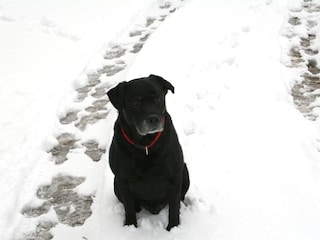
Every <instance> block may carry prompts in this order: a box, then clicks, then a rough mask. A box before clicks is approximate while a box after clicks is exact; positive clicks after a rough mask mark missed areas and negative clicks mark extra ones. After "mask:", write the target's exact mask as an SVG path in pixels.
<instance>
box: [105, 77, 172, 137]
mask: <svg viewBox="0 0 320 240" xmlns="http://www.w3.org/2000/svg"><path fill="white" fill-rule="evenodd" d="M168 90H170V91H171V92H172V93H174V87H173V86H172V84H171V83H170V82H168V81H167V80H165V79H163V78H162V77H159V76H156V75H150V76H149V77H146V78H139V79H134V80H131V81H129V82H122V83H119V84H118V85H117V86H116V87H114V88H112V89H111V90H110V91H108V93H107V95H108V97H109V99H110V101H111V103H112V104H113V106H114V107H115V108H116V109H117V110H118V111H119V113H121V114H123V116H124V119H125V121H126V122H127V124H129V125H130V126H133V127H134V128H135V130H136V131H137V133H138V134H140V135H142V136H145V135H147V134H152V133H156V132H159V131H162V130H163V128H164V114H165V111H166V105H165V95H166V94H167V92H168Z"/></svg>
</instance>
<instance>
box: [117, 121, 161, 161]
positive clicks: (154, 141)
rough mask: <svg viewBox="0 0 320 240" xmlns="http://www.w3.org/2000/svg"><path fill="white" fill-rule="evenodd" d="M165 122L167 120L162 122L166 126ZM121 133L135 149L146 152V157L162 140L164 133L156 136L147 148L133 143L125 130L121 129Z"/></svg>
mask: <svg viewBox="0 0 320 240" xmlns="http://www.w3.org/2000/svg"><path fill="white" fill-rule="evenodd" d="M165 120H166V119H165V118H163V120H162V121H163V125H164V123H165ZM121 132H122V135H123V137H124V138H125V139H126V140H127V141H128V142H129V143H130V144H131V145H132V146H134V147H136V148H140V149H142V150H144V151H146V155H148V154H149V148H152V147H153V145H155V144H156V143H157V141H158V140H159V138H160V136H161V134H162V131H160V132H158V133H157V135H156V136H155V138H154V139H153V140H152V142H150V143H149V144H148V145H146V146H142V145H139V144H136V143H135V142H134V141H132V140H131V139H130V137H129V136H128V135H127V133H126V132H125V130H124V128H121Z"/></svg>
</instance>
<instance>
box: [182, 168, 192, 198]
mask: <svg viewBox="0 0 320 240" xmlns="http://www.w3.org/2000/svg"><path fill="white" fill-rule="evenodd" d="M189 186H190V179H189V171H188V168H187V165H186V164H184V168H183V172H182V187H181V188H182V189H181V201H183V200H184V198H185V195H186V193H187V191H188V189H189Z"/></svg>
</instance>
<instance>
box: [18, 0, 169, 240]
mask: <svg viewBox="0 0 320 240" xmlns="http://www.w3.org/2000/svg"><path fill="white" fill-rule="evenodd" d="M160 9H162V11H163V15H160V16H158V17H148V18H147V19H146V22H145V25H144V26H143V27H141V26H139V27H136V28H137V29H138V30H133V31H131V32H130V33H129V36H130V38H131V39H132V43H131V44H115V45H114V46H112V47H110V48H109V49H108V50H107V51H106V53H105V55H104V59H105V62H106V64H105V65H104V67H102V68H101V69H98V70H97V71H96V72H94V73H89V74H87V84H86V86H83V87H81V88H78V89H76V90H75V91H76V93H77V98H76V99H75V101H74V104H75V106H76V105H77V103H84V102H88V105H87V106H86V107H85V108H84V109H78V110H75V111H69V112H66V114H65V116H64V117H62V118H61V119H60V123H61V125H62V126H68V128H70V126H71V127H73V128H76V129H78V130H77V131H82V132H84V131H86V129H87V127H88V125H92V124H95V123H97V122H98V121H100V120H103V119H105V118H106V117H107V115H108V108H107V107H106V105H107V104H108V103H109V100H108V98H107V96H106V92H107V90H108V88H109V87H110V86H109V85H108V83H107V82H106V81H105V80H104V81H102V80H101V79H107V78H110V77H113V76H115V75H117V74H118V73H120V72H121V71H123V70H124V69H125V68H126V67H127V63H126V62H125V60H124V58H125V57H128V56H129V55H130V54H132V55H133V54H136V53H138V52H139V51H140V50H141V49H142V47H143V45H144V43H145V41H147V39H148V38H149V36H150V35H151V34H152V33H153V31H155V30H156V28H157V25H159V24H160V22H161V21H164V20H165V18H166V17H167V16H168V15H169V14H170V13H172V12H174V11H175V7H173V6H171V4H170V3H169V2H166V3H165V4H164V5H161V6H160ZM155 23H158V24H155ZM106 77H107V78H106ZM79 148H84V149H85V152H84V154H86V155H87V156H89V157H90V158H91V159H92V161H94V162H98V161H100V160H101V157H102V155H103V154H104V153H105V149H101V148H99V143H98V142H96V141H94V140H90V141H88V142H81V139H76V137H75V136H74V135H73V134H71V133H69V132H67V131H66V132H62V133H61V134H60V135H59V136H58V137H57V145H56V146H54V147H53V148H52V149H51V150H50V151H49V153H50V154H51V155H52V160H53V161H54V162H55V164H56V165H60V164H63V163H64V162H65V161H68V154H69V153H70V152H72V151H73V150H75V149H79ZM84 181H85V178H84V177H75V176H60V175H59V176H56V177H54V178H53V179H52V182H51V184H50V185H45V186H40V187H39V188H38V191H37V193H36V196H37V198H39V199H41V200H43V204H42V205H41V206H39V207H36V208H34V207H30V206H25V207H24V208H23V209H22V214H23V215H24V216H25V217H28V218H36V217H39V216H41V215H43V214H46V213H48V212H49V211H50V210H51V209H53V210H54V212H55V213H56V215H57V218H58V219H59V222H60V223H63V224H66V225H69V226H72V227H74V226H80V225H83V224H84V222H85V220H86V219H87V218H88V217H90V215H91V213H92V212H91V209H90V207H91V204H92V202H93V196H83V195H79V194H78V193H77V192H76V191H75V188H76V187H77V186H79V185H80V184H81V183H83V182H84ZM55 226H56V223H52V222H43V221H40V222H39V224H38V226H37V227H36V229H35V231H33V232H30V233H27V234H25V237H24V239H26V240H47V239H52V238H53V236H52V234H51V233H50V230H51V229H52V228H53V227H55Z"/></svg>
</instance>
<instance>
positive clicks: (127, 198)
mask: <svg viewBox="0 0 320 240" xmlns="http://www.w3.org/2000/svg"><path fill="white" fill-rule="evenodd" d="M119 191H120V195H121V201H122V203H123V205H124V210H125V222H124V224H125V225H134V226H135V227H137V218H136V211H135V200H134V196H133V194H132V193H131V191H130V189H129V188H128V187H127V186H126V185H123V184H120V186H119Z"/></svg>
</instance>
